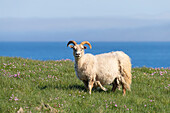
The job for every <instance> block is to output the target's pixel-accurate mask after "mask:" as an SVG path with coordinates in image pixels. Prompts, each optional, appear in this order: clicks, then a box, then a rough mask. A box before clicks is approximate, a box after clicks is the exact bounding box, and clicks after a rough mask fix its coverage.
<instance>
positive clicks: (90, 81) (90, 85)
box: [88, 79, 94, 94]
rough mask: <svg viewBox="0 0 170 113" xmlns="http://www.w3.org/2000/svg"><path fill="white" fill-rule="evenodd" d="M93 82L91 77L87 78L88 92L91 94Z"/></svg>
mask: <svg viewBox="0 0 170 113" xmlns="http://www.w3.org/2000/svg"><path fill="white" fill-rule="evenodd" d="M93 84H94V80H93V79H91V80H89V83H88V88H89V94H91V90H92V88H93Z"/></svg>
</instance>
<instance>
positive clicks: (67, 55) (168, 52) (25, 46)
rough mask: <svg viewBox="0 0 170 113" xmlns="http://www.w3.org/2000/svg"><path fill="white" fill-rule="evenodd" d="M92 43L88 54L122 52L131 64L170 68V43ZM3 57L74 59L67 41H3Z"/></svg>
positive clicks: (0, 47) (0, 44)
mask: <svg viewBox="0 0 170 113" xmlns="http://www.w3.org/2000/svg"><path fill="white" fill-rule="evenodd" d="M91 45H92V49H89V47H88V45H87V47H88V49H86V50H85V53H91V54H93V55H96V54H102V53H107V52H112V51H123V52H125V53H126V54H127V55H129V56H130V58H131V62H132V67H143V66H145V67H153V68H161V67H163V68H169V67H170V42H91ZM0 56H8V57H22V58H28V59H33V60H42V61H46V60H54V61H56V60H62V59H70V60H72V61H74V57H73V50H72V49H71V48H69V47H67V42H0Z"/></svg>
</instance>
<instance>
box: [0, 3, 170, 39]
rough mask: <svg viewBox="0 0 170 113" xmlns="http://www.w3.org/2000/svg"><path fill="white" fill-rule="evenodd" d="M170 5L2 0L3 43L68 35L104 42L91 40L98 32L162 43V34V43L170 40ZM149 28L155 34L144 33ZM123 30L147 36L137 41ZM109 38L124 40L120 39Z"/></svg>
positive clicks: (1, 28)
mask: <svg viewBox="0 0 170 113" xmlns="http://www.w3.org/2000/svg"><path fill="white" fill-rule="evenodd" d="M169 4H170V0H162V1H161V0H0V33H1V34H0V41H15V40H16V41H41V40H43V41H66V40H69V39H70V38H69V35H70V37H74V36H75V37H77V38H75V39H77V40H79V39H80V38H78V36H82V35H85V36H89V38H88V39H89V40H90V39H91V40H93V41H98V40H99V41H102V40H101V39H97V38H92V37H95V35H94V34H95V33H96V32H100V33H101V34H100V36H104V35H105V34H107V37H108V38H107V40H108V41H123V40H125V39H126V41H128V40H130V41H133V40H134V39H135V40H134V41H152V40H156V41H161V39H160V38H161V36H162V35H163V36H164V38H163V40H162V41H170V39H169V38H168V36H169V33H168V32H169V29H170V6H169ZM149 28H151V29H154V30H155V32H154V31H153V30H151V32H149V33H148V32H146V31H144V29H149ZM166 28H167V29H168V30H165V31H166V32H165V31H164V30H163V29H166ZM111 29H112V31H116V30H118V32H117V33H119V34H117V35H113V34H112V32H111V31H109V30H111ZM132 29H133V30H132ZM160 29H161V33H159V34H161V35H160V36H159V37H157V39H154V38H155V36H153V37H152V38H153V39H152V38H150V39H149V40H147V39H148V37H151V35H150V34H154V33H157V32H158V31H160ZM130 30H131V31H130ZM149 30H150V29H149ZM121 31H122V32H130V33H131V32H132V31H137V32H140V33H139V35H141V34H143V33H144V34H145V35H144V36H145V38H143V40H141V39H139V40H138V38H137V37H138V35H137V34H135V35H134V34H132V33H131V35H130V34H128V33H127V34H128V35H127V36H129V37H127V36H123V35H121V34H122V33H121ZM41 32H42V33H44V35H43V37H41V35H40V34H41ZM63 32H65V33H63ZM106 32H107V33H106ZM102 33H103V34H102ZM114 33H115V32H114ZM30 34H31V35H30ZM35 34H38V35H35ZM49 34H53V36H52V37H49ZM77 34H79V35H77ZM109 34H110V35H109ZM147 34H148V35H147ZM28 35H30V36H28ZM66 35H67V36H66ZM37 36H38V38H37ZM55 36H56V38H55ZM85 36H82V38H81V40H84V39H83V38H84V37H85ZM96 36H98V35H96ZM109 36H117V37H121V40H118V39H120V38H118V39H113V38H111V37H109ZM132 36H133V38H132ZM134 36H136V38H135V37H134ZM31 37H33V38H31ZM58 37H63V40H61V38H58ZM90 37H91V38H90ZM124 37H125V39H124ZM28 38H29V39H28Z"/></svg>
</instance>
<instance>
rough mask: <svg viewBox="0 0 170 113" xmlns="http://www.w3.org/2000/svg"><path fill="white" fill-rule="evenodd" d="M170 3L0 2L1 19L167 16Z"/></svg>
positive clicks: (137, 0)
mask: <svg viewBox="0 0 170 113" xmlns="http://www.w3.org/2000/svg"><path fill="white" fill-rule="evenodd" d="M169 4H170V0H0V18H9V17H10V18H11V17H12V18H76V17H117V16H118V17H119V16H120V17H138V16H139V17H140V16H160V15H161V16H167V15H168V16H169V14H170V7H169Z"/></svg>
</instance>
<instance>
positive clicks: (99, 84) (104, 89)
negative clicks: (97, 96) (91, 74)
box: [95, 81, 107, 91]
mask: <svg viewBox="0 0 170 113" xmlns="http://www.w3.org/2000/svg"><path fill="white" fill-rule="evenodd" d="M95 83H97V85H98V86H99V87H100V88H101V89H102V90H103V91H107V89H106V88H105V87H103V86H102V85H101V83H100V81H96V82H95Z"/></svg>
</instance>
